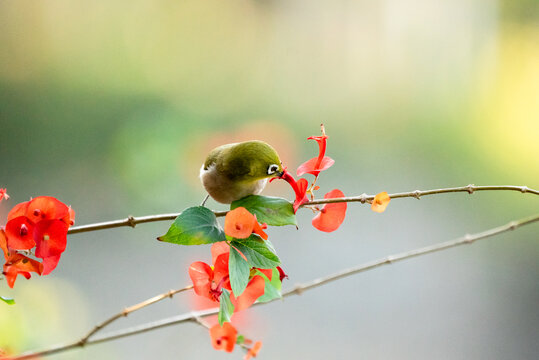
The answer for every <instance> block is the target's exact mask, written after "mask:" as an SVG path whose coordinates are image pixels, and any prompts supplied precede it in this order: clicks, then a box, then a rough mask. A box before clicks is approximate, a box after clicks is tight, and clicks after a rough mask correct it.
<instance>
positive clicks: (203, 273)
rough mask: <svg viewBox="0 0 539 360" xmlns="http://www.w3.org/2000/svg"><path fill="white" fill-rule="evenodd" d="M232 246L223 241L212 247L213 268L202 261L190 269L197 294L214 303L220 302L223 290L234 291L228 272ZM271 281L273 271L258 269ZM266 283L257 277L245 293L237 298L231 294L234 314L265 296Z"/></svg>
mask: <svg viewBox="0 0 539 360" xmlns="http://www.w3.org/2000/svg"><path fill="white" fill-rule="evenodd" d="M229 256H230V246H229V245H228V244H227V243H226V242H224V241H222V242H218V243H215V244H213V245H212V258H213V268H212V267H211V266H210V265H208V264H206V263H205V262H202V261H196V262H194V263H192V264H191V266H190V267H189V277H190V278H191V281H192V282H193V288H194V290H195V293H196V294H197V295H199V296H203V297H205V298H208V299H210V300H212V301H215V302H219V297H220V296H221V293H222V292H223V290H222V289H223V288H224V289H227V290H229V291H232V287H231V285H230V277H229V272H228V258H229ZM258 270H260V271H261V272H263V273H264V274H265V275H266V276H267V277H268V279H270V280H271V270H268V269H258ZM264 288H265V281H264V279H263V278H262V277H261V276H258V275H255V276H253V277H252V278H251V279H250V280H249V283H248V284H247V287H246V288H245V290H244V291H243V293H242V294H241V295H240V296H238V297H237V298H236V297H235V296H234V293H232V292H231V295H230V301H231V302H232V304H233V305H234V312H236V311H241V310H243V309H247V308H248V307H249V306H251V305H252V304H253V303H254V302H255V301H256V300H257V299H258V298H259V297H260V296H262V295H264Z"/></svg>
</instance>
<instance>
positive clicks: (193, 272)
mask: <svg viewBox="0 0 539 360" xmlns="http://www.w3.org/2000/svg"><path fill="white" fill-rule="evenodd" d="M228 255H229V253H228V252H227V253H224V254H221V255H219V256H218V257H217V258H216V260H215V262H214V267H213V269H212V267H211V266H209V265H208V264H206V263H205V262H202V261H196V262H194V263H192V264H191V266H189V277H190V278H191V281H192V282H193V287H194V290H195V293H196V294H197V295H199V296H204V297H206V298H208V299H210V300H212V301H215V302H219V297H220V296H221V293H222V292H223V290H222V289H223V288H225V289H228V290H230V289H231V287H230V280H229V276H228Z"/></svg>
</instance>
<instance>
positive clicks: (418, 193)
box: [412, 190, 421, 200]
mask: <svg viewBox="0 0 539 360" xmlns="http://www.w3.org/2000/svg"><path fill="white" fill-rule="evenodd" d="M412 196H413V197H415V198H416V199H417V200H420V198H419V197H420V196H421V190H416V191H414V192H413V194H412Z"/></svg>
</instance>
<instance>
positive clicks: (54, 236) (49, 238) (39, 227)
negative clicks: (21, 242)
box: [34, 220, 68, 259]
mask: <svg viewBox="0 0 539 360" xmlns="http://www.w3.org/2000/svg"><path fill="white" fill-rule="evenodd" d="M67 228H68V225H67V224H66V223H65V222H63V221H62V220H41V221H40V222H38V223H37V224H36V225H35V226H34V241H35V242H36V256H37V257H38V258H42V259H44V258H47V257H50V256H56V255H60V254H61V253H62V252H63V251H64V250H65V249H66V245H67Z"/></svg>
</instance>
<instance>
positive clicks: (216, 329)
mask: <svg viewBox="0 0 539 360" xmlns="http://www.w3.org/2000/svg"><path fill="white" fill-rule="evenodd" d="M237 334H238V331H237V330H236V329H235V328H234V326H232V324H231V323H229V322H225V323H224V324H223V326H221V325H219V324H216V325H214V326H212V327H211V328H210V336H211V344H212V346H213V348H214V349H215V350H223V351H226V352H232V351H233V350H234V345H236V337H237Z"/></svg>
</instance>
